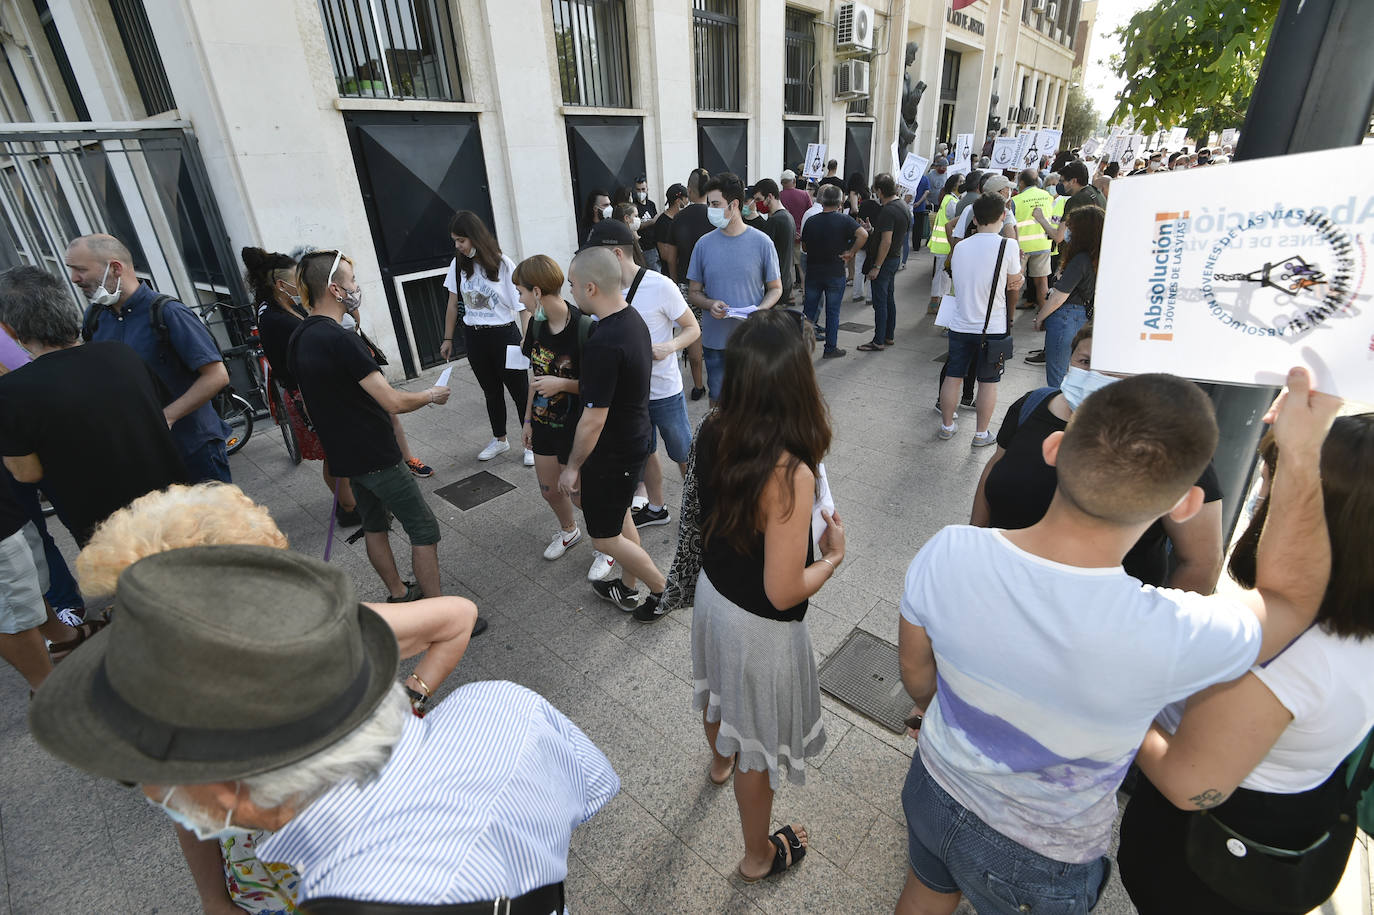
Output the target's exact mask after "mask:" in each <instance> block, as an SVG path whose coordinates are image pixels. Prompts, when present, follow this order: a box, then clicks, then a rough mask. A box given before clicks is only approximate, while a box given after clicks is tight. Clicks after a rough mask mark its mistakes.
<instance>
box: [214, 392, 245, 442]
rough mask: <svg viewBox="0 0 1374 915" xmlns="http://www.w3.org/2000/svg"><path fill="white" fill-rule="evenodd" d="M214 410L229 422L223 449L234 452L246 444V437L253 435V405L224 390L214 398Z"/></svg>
mask: <svg viewBox="0 0 1374 915" xmlns="http://www.w3.org/2000/svg"><path fill="white" fill-rule="evenodd" d="M215 412H217V413H218V414H219V417H220V419H222V420H224V421H225V422H226V423H228V424H229V434H228V435H227V436H225V438H224V450H225V452H226V453H228V454H234V453H235V452H237V451H238V450H239V449H240V448H242V447H243V446H244V445H246V444H248V439H249V438H251V437H252V435H253V405H252V404H250V403H249V402H248V401H246V400H244V399H243V398H242V397H240V396H239V395H237V394H231V393H227V392H226V393H223V394H220V395H218V396H217V397H216V398H215Z"/></svg>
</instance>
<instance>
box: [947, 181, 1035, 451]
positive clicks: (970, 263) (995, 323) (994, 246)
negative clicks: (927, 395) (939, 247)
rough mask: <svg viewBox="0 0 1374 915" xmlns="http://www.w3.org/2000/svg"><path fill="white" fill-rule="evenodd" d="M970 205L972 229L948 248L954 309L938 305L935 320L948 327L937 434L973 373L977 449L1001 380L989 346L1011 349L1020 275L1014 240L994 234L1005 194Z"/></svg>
mask: <svg viewBox="0 0 1374 915" xmlns="http://www.w3.org/2000/svg"><path fill="white" fill-rule="evenodd" d="M996 181H1000V182H1001V183H1002V184H1004V185H1005V184H1007V183H1008V182H1007V179H1005V178H1003V177H1002V176H1001V175H995V176H993V182H996ZM993 182H989V183H990V184H991V183H993ZM970 209H971V212H972V214H973V219H974V221H975V222H976V223H977V231H976V232H974V233H973V234H971V235H970V236H969V237H968V238H966V239H964V240H963V241H962V242H960V243H959V244H958V246H957V247H955V248H954V250H953V251H951V252H950V255H949V258H950V266H951V272H952V275H953V286H954V296H953V307H952V308H950V309H949V311H948V316H947V317H946V316H945V307H943V306H942V308H941V318H939V319H938V320H939V323H941V324H942V325H943V326H945V327H948V328H949V357H948V359H947V360H946V362H945V371H946V372H947V376H946V378H945V380H944V381H943V382H941V385H940V432H939V437H940V438H941V439H945V440H947V439H951V438H953V437H954V433H955V432H957V431H958V429H959V427H958V426H957V425H956V424H955V422H954V410H955V406H956V404H957V398H958V397H959V389H960V388H961V387H962V386H963V383H964V376H966V375H968V374H970V373H976V374H977V378H978V382H979V385H978V399H977V402H976V407H977V428H976V429H975V432H974V436H973V442H972V444H973V447H975V448H981V447H985V446H987V445H992V444H995V443H996V439H995V438H994V437H993V435H992V433H991V432H990V431H988V423H990V422H991V421H992V411H993V410H994V409H995V408H996V406H997V383H998V382H999V381H1001V380H1002V372H1003V369H1004V368H1005V358H996V357H995V356H994V354H993V353H992V352H991V350H990V348H989V347H990V345H991V344H994V343H997V342H998V341H1007V344H1008V349H1009V348H1010V347H1009V344H1010V338H1011V310H1010V308H1009V307H1008V305H1007V296H1008V294H1009V293H1013V294H1014V293H1015V292H1016V291H1017V290H1019V289H1020V288H1021V282H1022V277H1021V264H1020V259H1019V258H1018V257H1017V256H1016V247H1015V244H1014V242H1009V241H1008V240H1007V239H1006V238H1004V237H1003V236H1002V235H1000V234H999V233H1000V232H1001V229H1002V227H1003V223H1004V220H1005V219H1006V215H1007V211H1006V198H1005V197H1003V196H1002V194H1001V193H998V192H990V193H987V194H984V195H983V196H982V197H980V198H978V202H977V203H975V204H974V205H973V207H971V208H970ZM946 298H947V299H948V298H949V297H946Z"/></svg>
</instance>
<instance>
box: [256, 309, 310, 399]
mask: <svg viewBox="0 0 1374 915" xmlns="http://www.w3.org/2000/svg"><path fill="white" fill-rule="evenodd" d="M304 318H305V315H300V314H294V313H292V312H289V311H286V310H285V309H284V308H279V307H278V306H276V305H270V304H269V305H259V306H258V340H259V341H261V342H262V352H263V355H264V356H266V357H267V364H268V365H270V366H271V367H272V374H273V375H275V376H276V378H277V380H278V381H280V382H281V386H282V387H284V388H286V389H287V390H288V391H294V390H296V379H295V377H293V376H292V374H291V369H290V368H289V367H288V366H287V364H286V363H287V358H286V346H287V344H288V343H290V342H291V335H292V334H293V333H295V332H296V328H298V327H300V326H301V321H302V320H303V319H304Z"/></svg>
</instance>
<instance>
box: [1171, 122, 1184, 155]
mask: <svg viewBox="0 0 1374 915" xmlns="http://www.w3.org/2000/svg"><path fill="white" fill-rule="evenodd" d="M1187 142H1188V128H1187V127H1175V128H1174V129H1173V130H1170V131H1169V149H1171V150H1173V151H1174V152H1178V150H1179V148H1180V147H1182V146H1183V144H1184V143H1187Z"/></svg>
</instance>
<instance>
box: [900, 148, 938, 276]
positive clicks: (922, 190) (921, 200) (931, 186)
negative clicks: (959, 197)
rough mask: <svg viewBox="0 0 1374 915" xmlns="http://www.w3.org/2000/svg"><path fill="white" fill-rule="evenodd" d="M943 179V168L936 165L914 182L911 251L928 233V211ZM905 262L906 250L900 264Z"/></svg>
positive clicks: (932, 205) (918, 245)
mask: <svg viewBox="0 0 1374 915" xmlns="http://www.w3.org/2000/svg"><path fill="white" fill-rule="evenodd" d="M937 161H938V160H937ZM944 181H945V172H944V169H943V168H941V167H940V166H938V165H937V166H936V167H935V170H934V171H932V172H930V173H928V174H925V175H922V176H921V180H920V181H919V182H917V184H916V192H915V194H914V195H913V196H912V198H911V214H912V215H911V235H910V240H911V241H910V250H911V251H920V250H921V245H922V243H923V242H924V241H925V240H926V237H927V236H929V235H930V211H931V210H932V209H934V208H935V204H936V203H938V202H939V201H937V200H936V199H935V195H936V194H938V193H940V189H941V188H942V187H944ZM936 182H939V183H938V184H937V183H936ZM906 262H907V252H903V256H902V265H903V266H906Z"/></svg>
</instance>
